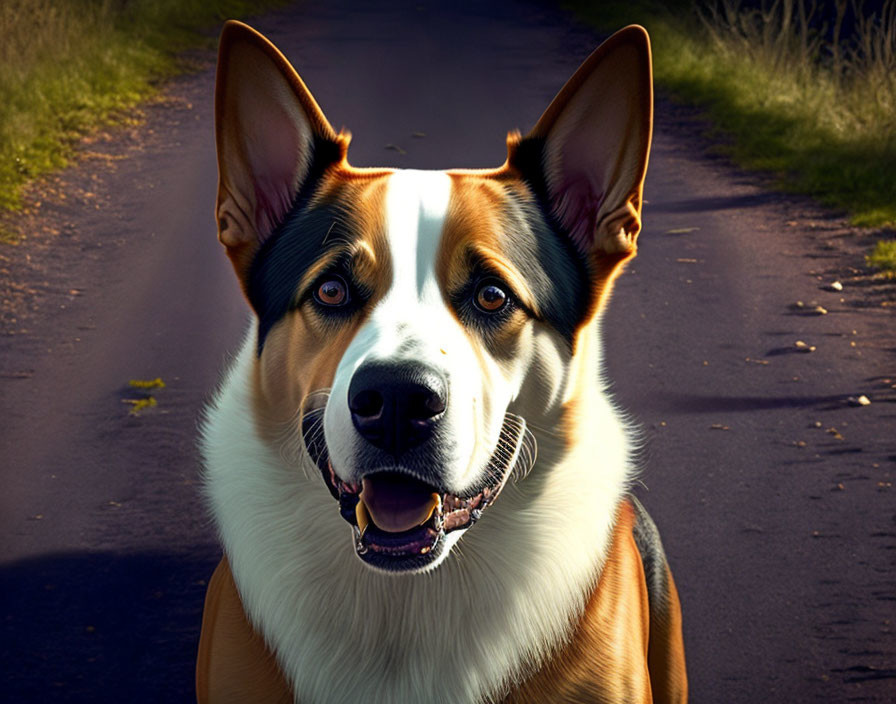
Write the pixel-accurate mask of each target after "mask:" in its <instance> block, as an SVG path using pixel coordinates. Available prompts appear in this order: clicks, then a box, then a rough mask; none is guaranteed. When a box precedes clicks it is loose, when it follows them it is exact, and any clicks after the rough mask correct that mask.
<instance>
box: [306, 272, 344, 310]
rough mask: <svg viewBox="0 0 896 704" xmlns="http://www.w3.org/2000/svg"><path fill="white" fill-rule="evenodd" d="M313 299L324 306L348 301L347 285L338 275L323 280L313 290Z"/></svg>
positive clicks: (342, 303)
mask: <svg viewBox="0 0 896 704" xmlns="http://www.w3.org/2000/svg"><path fill="white" fill-rule="evenodd" d="M314 300H316V301H317V302H318V303H320V304H321V305H325V306H341V305H344V304H345V303H347V302H348V286H346V285H345V281H343V280H342V279H340V278H339V277H336V276H334V277H332V278H330V279H327V280H326V281H324V282H323V283H322V284H321V285H320V286H318V287H317V289H316V290H315V291H314Z"/></svg>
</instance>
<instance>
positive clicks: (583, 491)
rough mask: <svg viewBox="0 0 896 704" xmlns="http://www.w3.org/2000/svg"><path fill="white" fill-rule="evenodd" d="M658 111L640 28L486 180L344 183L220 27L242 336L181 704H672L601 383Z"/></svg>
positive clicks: (677, 627) (641, 522)
mask: <svg viewBox="0 0 896 704" xmlns="http://www.w3.org/2000/svg"><path fill="white" fill-rule="evenodd" d="M652 111H653V97H652V78H651V59H650V45H649V40H648V37H647V33H646V32H645V31H644V29H643V28H641V27H637V26H630V27H627V28H625V29H622V30H620V31H619V32H617V33H616V34H614V35H613V36H612V37H611V38H610V39H608V40H607V41H606V42H604V43H603V44H602V45H601V46H600V47H598V48H597V49H596V50H595V52H594V53H593V54H592V55H591V56H590V57H589V58H588V59H587V60H586V61H585V62H584V64H583V65H582V66H581V67H580V68H579V69H578V71H577V72H576V73H575V75H573V77H572V78H571V79H570V80H569V81H568V82H567V84H566V85H565V86H564V87H563V89H562V90H561V91H560V93H559V94H558V95H557V97H556V98H555V99H554V101H553V102H552V103H551V104H550V106H549V107H548V108H547V111H546V112H545V113H544V115H543V116H542V117H541V118H540V119H539V121H538V122H537V124H536V125H535V127H534V128H533V129H532V130H531V131H530V132H529V133H528V134H527V135H525V136H522V135H521V134H520V133H518V132H513V133H510V134H509V136H508V140H507V160H506V162H505V163H504V164H503V165H502V166H500V167H498V168H494V169H486V170H452V171H411V170H394V169H372V168H364V169H360V168H355V167H352V166H350V165H349V162H348V159H347V150H348V145H349V139H350V135H349V134H348V133H346V132H338V133H337V132H336V131H335V130H334V129H333V127H332V126H331V125H330V123H329V122H328V121H327V119H326V118H325V117H324V114H323V113H322V111H321V109H320V108H319V106H318V105H317V103H316V102H315V100H314V98H313V97H312V96H311V93H310V92H309V91H308V89H307V87H306V86H305V84H304V83H303V82H302V80H301V78H300V77H299V76H298V74H297V73H296V72H295V70H294V69H293V68H292V66H291V65H290V64H289V62H288V61H287V59H286V58H285V57H284V56H283V55H282V54H281V53H280V52H279V51H278V50H277V49H276V48H275V47H274V46H273V45H272V44H271V43H270V42H269V41H268V40H267V39H265V38H264V37H263V36H262V35H261V34H259V33H257V32H256V31H254V30H253V29H251V28H250V27H248V26H246V25H244V24H241V23H239V22H235V21H230V22H228V23H227V24H226V25H225V27H224V29H223V33H222V35H221V42H220V54H219V61H218V70H217V86H216V95H215V119H216V141H217V152H218V167H219V186H218V196H217V204H216V208H217V210H216V216H217V224H218V238H219V240H220V242H221V243H222V244H223V245H224V247H225V249H226V252H227V255H228V257H229V258H230V261H231V263H232V264H233V268H234V270H235V272H236V275H237V279H238V281H239V284H240V286H241V287H242V291H243V293H244V294H245V297H246V299H247V300H248V302H249V304H250V306H251V309H252V312H253V317H252V321H253V322H252V325H251V329H250V332H249V334H248V336H247V338H246V340H245V343H244V345H243V347H242V350H241V351H240V352H239V354H238V356H237V357H236V359H235V361H234V363H233V365H232V368H231V369H230V371H229V373H228V374H227V375H226V378H225V381H224V382H223V384H222V386H221V388H220V389H219V392H218V394H217V396H216V398H215V400H214V401H213V402H212V404H211V406H210V408H209V409H208V410H207V414H206V417H205V420H204V425H203V431H202V439H201V450H202V455H203V461H204V486H205V492H206V496H207V500H208V502H209V505H210V509H211V513H212V515H213V518H214V522H215V524H216V526H217V529H218V531H219V534H220V538H221V541H222V543H223V547H224V554H225V557H224V559H223V560H222V561H221V563H220V565H219V566H218V568H217V570H216V571H215V573H214V575H213V576H212V578H211V580H210V582H209V586H208V592H207V596H206V603H205V610H204V615H203V623H202V632H201V637H200V645H199V657H198V663H197V670H196V686H197V697H198V700H199V701H200V702H202V703H206V702H214V703H218V702H291V701H295V702H302V703H303V704H321V703H327V704H329V703H343V702H371V703H383V704H440V703H448V702H451V703H452V704H474V703H477V702H505V703H541V702H575V703H584V702H625V703H628V704H631V703H632V702H651V701H655V702H684V701H686V699H687V678H686V672H685V660H684V650H683V642H682V632H681V610H680V605H679V599H678V594H677V591H676V588H675V585H674V582H673V580H672V576H671V573H670V571H669V567H668V564H667V561H666V558H665V555H664V553H663V549H662V545H661V543H660V539H659V535H658V533H657V529H656V527H655V525H654V523H653V522H652V521H651V519H650V517H649V516H648V515H647V513H646V512H645V510H644V509H643V507H642V506H641V505H640V504H639V503H638V501H637V500H636V499H635V498H634V497H632V496H631V495H630V494H629V493H628V488H629V485H630V483H631V481H632V476H633V462H632V459H631V454H632V447H633V445H634V442H633V440H632V437H636V433H635V431H634V430H633V428H632V427H631V424H630V423H628V422H627V421H626V419H625V418H624V417H623V416H621V414H620V412H619V411H618V410H617V409H616V408H615V407H614V405H613V402H612V400H611V399H609V398H608V396H607V393H606V392H605V390H604V387H605V384H604V381H603V379H602V376H601V371H600V369H601V355H602V352H601V341H600V320H601V309H602V307H603V305H604V303H605V302H606V300H607V297H608V295H609V293H610V289H611V286H612V283H613V280H614V278H615V277H616V276H617V275H618V273H619V272H620V270H621V269H622V267H623V265H624V264H625V262H626V261H628V260H629V259H630V258H631V257H632V256H633V255H634V254H635V249H636V238H637V235H638V233H639V231H640V227H641V204H642V191H643V182H644V177H645V173H646V169H647V159H648V153H649V149H650V140H651V130H652V121H653V117H652Z"/></svg>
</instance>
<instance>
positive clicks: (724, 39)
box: [566, 0, 896, 227]
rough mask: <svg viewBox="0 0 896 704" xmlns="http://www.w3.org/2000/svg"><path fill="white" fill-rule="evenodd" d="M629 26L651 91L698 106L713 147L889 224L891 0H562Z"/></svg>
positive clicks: (895, 153)
mask: <svg viewBox="0 0 896 704" xmlns="http://www.w3.org/2000/svg"><path fill="white" fill-rule="evenodd" d="M566 5H567V7H568V8H570V9H572V10H573V11H575V12H576V13H577V14H578V15H579V16H580V17H582V18H583V19H585V20H586V21H588V22H590V23H591V24H593V25H595V26H597V27H598V28H600V29H602V30H605V31H611V30H614V29H617V28H619V27H621V26H623V25H624V24H629V23H632V22H638V23H640V24H643V25H644V26H645V27H647V30H648V31H649V32H650V35H651V39H652V41H653V50H654V71H655V77H656V81H657V84H658V85H660V86H662V87H664V88H666V89H668V90H669V91H670V92H671V94H672V95H673V96H675V97H677V98H679V99H681V100H684V101H686V102H691V103H695V104H697V105H700V106H703V107H704V108H705V109H706V111H707V113H708V116H709V118H710V120H711V122H712V123H713V125H715V126H716V128H717V129H718V130H719V132H720V135H719V136H720V137H721V139H720V142H721V146H720V149H722V150H724V151H725V152H726V153H728V154H729V155H730V156H731V157H732V158H733V159H734V160H735V161H736V162H737V163H739V164H741V165H743V166H746V167H749V168H756V169H763V170H767V171H770V172H772V173H773V174H774V175H775V176H776V177H777V180H778V182H779V185H780V186H781V187H782V188H784V189H786V190H792V191H797V192H802V193H808V194H810V195H812V196H814V197H816V198H817V199H819V200H820V201H821V202H823V203H825V204H827V205H830V206H834V207H837V208H842V209H844V210H846V211H847V212H848V213H849V216H850V220H851V222H852V224H854V225H861V226H884V227H886V226H889V227H893V226H896V0H883V1H877V2H875V1H874V0H864V1H863V0H810V1H807V0H692V1H690V2H687V1H681V0H679V1H677V2H663V3H660V2H658V1H655V0H630V1H629V2H625V3H621V2H619V3H617V2H602V3H598V2H593V1H591V0H568V1H567V2H566Z"/></svg>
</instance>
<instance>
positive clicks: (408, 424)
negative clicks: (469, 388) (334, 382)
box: [348, 362, 448, 457]
mask: <svg viewBox="0 0 896 704" xmlns="http://www.w3.org/2000/svg"><path fill="white" fill-rule="evenodd" d="M446 392H447V389H446V386H445V381H444V380H443V378H442V376H441V375H440V374H439V373H438V372H436V371H435V370H433V369H431V368H429V367H427V366H425V365H422V364H418V363H413V362H401V363H390V362H366V363H364V364H362V365H361V366H360V367H358V369H357V370H356V371H355V374H354V376H353V377H352V381H351V384H349V387H348V407H349V410H350V411H351V414H352V423H354V425H355V428H356V429H357V430H358V432H359V433H360V434H361V436H362V437H363V438H364V439H365V440H367V442H369V443H371V444H372V445H374V446H375V447H378V448H380V449H381V450H385V451H386V452H388V453H389V454H390V455H393V456H395V457H398V456H399V455H401V454H402V453H403V452H405V451H406V450H409V449H411V448H412V447H416V446H417V445H420V444H421V443H423V442H425V441H426V440H427V439H428V438H429V437H430V436H431V435H432V432H433V430H434V429H435V427H436V425H437V424H438V422H439V420H440V419H441V418H442V416H443V415H444V413H445V406H446V405H447V402H448V400H447V393H446Z"/></svg>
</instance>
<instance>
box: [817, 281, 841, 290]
mask: <svg viewBox="0 0 896 704" xmlns="http://www.w3.org/2000/svg"><path fill="white" fill-rule="evenodd" d="M822 288H823V289H824V290H825V291H842V290H843V284H841V283H840V282H839V281H833V282H831V283H829V284H828V285H827V286H822Z"/></svg>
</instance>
